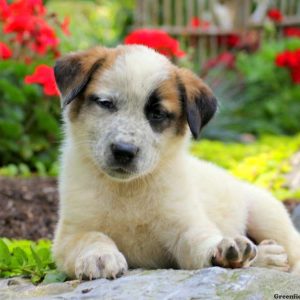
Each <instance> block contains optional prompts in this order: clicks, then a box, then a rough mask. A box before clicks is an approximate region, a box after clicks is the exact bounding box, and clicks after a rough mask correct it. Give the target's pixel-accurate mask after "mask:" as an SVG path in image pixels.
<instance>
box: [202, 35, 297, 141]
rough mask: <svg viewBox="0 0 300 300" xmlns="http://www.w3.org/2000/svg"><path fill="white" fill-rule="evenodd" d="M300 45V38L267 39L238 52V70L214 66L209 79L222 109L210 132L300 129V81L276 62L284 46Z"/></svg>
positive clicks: (288, 131) (230, 133)
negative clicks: (248, 50)
mask: <svg viewBox="0 0 300 300" xmlns="http://www.w3.org/2000/svg"><path fill="white" fill-rule="evenodd" d="M299 48H300V39H283V40H280V41H272V42H265V43H264V44H263V45H262V47H261V49H260V50H259V51H257V52H256V53H252V54H248V53H244V52H241V53H239V54H238V55H237V62H236V69H237V70H236V71H228V70H224V69H221V68H220V69H217V70H212V72H211V73H210V74H209V75H208V76H207V82H208V83H209V84H211V85H212V88H213V90H214V91H215V93H216V95H217V97H218V99H219V100H220V109H219V114H218V115H217V117H216V119H215V121H214V122H213V123H212V124H211V126H210V128H209V129H208V131H207V135H209V136H212V137H216V138H224V136H225V137H228V138H232V137H233V136H234V134H240V133H244V132H247V133H253V134H256V135H259V134H296V133H298V132H299V131H300V122H299V120H300V100H299V99H300V85H299V84H295V83H293V82H292V80H291V77H290V74H289V72H288V71H287V70H286V69H283V68H279V67H277V66H276V64H275V58H276V55H277V54H278V53H280V52H282V51H284V50H295V49H299Z"/></svg>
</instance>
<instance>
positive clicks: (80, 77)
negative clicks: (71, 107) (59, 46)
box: [54, 47, 106, 108]
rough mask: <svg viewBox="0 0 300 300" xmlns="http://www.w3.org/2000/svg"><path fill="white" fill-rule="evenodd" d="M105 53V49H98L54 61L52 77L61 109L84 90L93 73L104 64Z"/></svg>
mask: <svg viewBox="0 0 300 300" xmlns="http://www.w3.org/2000/svg"><path fill="white" fill-rule="evenodd" d="M105 53H106V49H105V48H101V47H98V48H94V49H91V50H87V51H83V52H75V53H71V54H68V55H66V56H63V57H62V58H60V59H58V60H57V61H56V63H55V66H54V76H55V80H56V84H57V86H58V89H59V91H60V93H61V105H62V107H63V108H64V107H66V106H67V105H68V104H69V103H71V102H72V101H73V100H74V99H75V98H76V97H77V96H78V95H79V94H80V93H82V92H83V91H84V90H85V88H86V87H87V85H88V83H89V82H90V80H91V78H92V76H93V74H94V73H95V71H96V70H98V69H99V68H101V66H102V65H103V64H104V62H105V59H106V55H105Z"/></svg>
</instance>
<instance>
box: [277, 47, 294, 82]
mask: <svg viewBox="0 0 300 300" xmlns="http://www.w3.org/2000/svg"><path fill="white" fill-rule="evenodd" d="M275 64H276V65H277V66H278V67H283V68H287V69H288V70H289V71H290V74H291V78H292V81H293V82H294V83H296V84H300V49H297V50H294V51H289V50H286V51H283V52H281V53H278V54H277V56H276V58H275Z"/></svg>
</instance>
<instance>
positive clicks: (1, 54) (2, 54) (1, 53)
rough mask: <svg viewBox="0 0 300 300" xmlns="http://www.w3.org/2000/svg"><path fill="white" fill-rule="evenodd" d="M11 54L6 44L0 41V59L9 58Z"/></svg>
mask: <svg viewBox="0 0 300 300" xmlns="http://www.w3.org/2000/svg"><path fill="white" fill-rule="evenodd" d="M11 56H12V52H11V50H10V49H9V48H8V46H7V45H6V44H4V43H1V42H0V59H9V58H10V57H11Z"/></svg>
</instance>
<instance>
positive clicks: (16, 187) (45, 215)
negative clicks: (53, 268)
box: [0, 177, 299, 240]
mask: <svg viewBox="0 0 300 300" xmlns="http://www.w3.org/2000/svg"><path fill="white" fill-rule="evenodd" d="M297 204H299V200H298V201H297V200H293V199H291V200H287V201H285V205H286V207H287V209H288V211H289V212H290V213H291V212H292V211H293V209H294V208H295V206H296V205H297ZM57 211H58V191H57V181H56V179H55V178H39V177H34V178H30V179H19V178H6V177H0V237H7V238H15V239H30V240H38V239H41V238H47V239H52V238H53V234H54V229H55V225H56V223H57V218H58V215H57Z"/></svg>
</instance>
